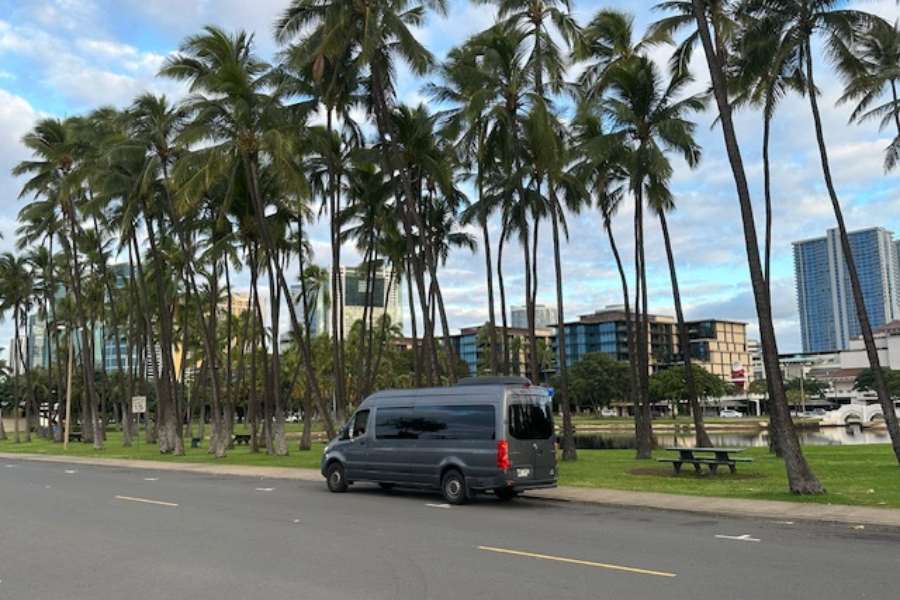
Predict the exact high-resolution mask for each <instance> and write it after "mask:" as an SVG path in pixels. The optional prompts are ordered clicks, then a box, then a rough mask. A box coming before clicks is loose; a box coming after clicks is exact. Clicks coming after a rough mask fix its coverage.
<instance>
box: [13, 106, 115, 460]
mask: <svg viewBox="0 0 900 600" xmlns="http://www.w3.org/2000/svg"><path fill="white" fill-rule="evenodd" d="M85 127H86V126H85V123H84V121H83V120H82V121H79V119H77V118H71V119H67V120H66V121H59V120H55V119H43V120H41V121H39V122H38V123H37V125H35V127H34V128H33V129H32V131H31V132H29V133H28V134H26V135H25V137H24V138H23V139H22V143H23V144H24V145H25V147H26V148H28V149H29V150H30V151H31V152H32V154H33V156H34V160H28V161H24V162H21V163H19V164H18V165H16V167H15V168H14V169H13V175H14V176H25V175H28V176H30V178H29V179H28V180H27V181H26V182H25V184H24V185H23V186H22V190H21V192H20V193H19V197H20V198H21V197H24V196H28V195H33V196H35V197H36V198H41V197H42V198H43V200H38V202H47V203H48V211H47V212H48V214H53V215H55V216H56V217H57V218H58V220H59V221H60V222H61V223H63V224H64V227H62V228H60V229H58V230H57V232H56V233H57V237H58V239H59V242H60V245H61V246H62V248H63V252H64V254H65V257H66V266H67V271H68V272H67V280H68V286H69V289H70V290H71V291H72V293H73V295H74V299H75V310H74V312H75V319H76V322H77V325H78V328H79V329H80V330H81V363H82V370H83V379H84V386H85V394H84V400H85V402H86V404H87V407H88V413H89V414H90V417H86V418H85V422H84V425H85V427H83V433H84V435H85V438H86V439H91V438H92V439H93V442H94V447H95V448H97V449H101V448H102V447H103V435H102V430H101V428H100V426H99V419H98V416H99V414H98V413H97V390H96V386H95V384H94V377H93V374H94V350H93V347H94V344H93V342H94V341H93V339H92V338H91V335H90V329H89V327H88V320H87V315H86V313H85V307H86V306H87V304H86V302H85V295H84V293H83V290H82V277H83V264H82V261H81V257H80V246H79V244H80V243H81V241H82V239H83V229H82V227H81V222H80V213H79V211H80V208H81V205H83V204H84V201H85V197H86V192H85V173H84V172H82V171H81V170H80V169H81V167H82V165H81V161H82V159H83V158H84V154H85V152H86V151H87V150H88V148H86V143H85V136H84V135H83V134H84V130H85ZM95 433H98V435H95Z"/></svg>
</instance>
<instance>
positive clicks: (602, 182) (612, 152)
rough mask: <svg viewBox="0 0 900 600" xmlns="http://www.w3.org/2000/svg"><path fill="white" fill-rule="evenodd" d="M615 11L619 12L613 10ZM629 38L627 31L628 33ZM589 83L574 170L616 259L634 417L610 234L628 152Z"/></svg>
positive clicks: (582, 90)
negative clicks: (608, 126)
mask: <svg viewBox="0 0 900 600" xmlns="http://www.w3.org/2000/svg"><path fill="white" fill-rule="evenodd" d="M615 14H616V15H618V14H620V13H615ZM629 39H630V35H629ZM592 89H593V88H592V87H590V86H587V87H582V86H579V87H578V88H577V89H576V101H577V106H578V111H577V116H576V119H575V123H574V137H575V142H576V144H577V152H578V155H579V163H578V165H577V166H576V169H577V172H578V174H579V176H580V177H581V179H582V181H584V182H585V186H586V187H587V189H588V190H589V192H590V193H591V194H592V195H593V196H594V199H595V202H596V207H597V209H598V210H599V211H600V215H601V218H602V220H603V229H604V230H605V232H606V236H607V240H608V241H609V247H610V249H611V250H612V253H613V258H614V260H615V261H616V269H617V271H618V273H619V282H620V285H621V286H622V304H623V306H624V308H625V323H626V336H627V348H628V365H629V367H630V375H631V380H630V384H629V386H628V393H629V395H630V397H631V402H632V405H633V407H634V415H635V419H636V420H637V419H639V418H640V416H641V410H640V407H641V402H640V398H639V393H638V390H637V381H638V366H637V348H636V344H635V342H636V340H635V335H634V334H635V332H634V325H635V323H634V319H633V318H632V311H631V300H630V297H629V294H628V277H627V276H626V274H625V266H624V264H623V262H622V256H621V254H620V253H619V248H618V244H617V243H616V239H615V236H614V234H613V227H612V221H613V217H615V215H616V213H617V212H618V210H619V208H620V207H621V205H622V200H623V198H624V195H625V185H626V184H627V180H628V173H627V172H626V170H625V165H624V164H623V163H622V157H624V156H625V154H626V153H627V148H626V147H625V146H624V145H623V142H624V139H623V138H622V136H620V135H611V134H607V133H605V132H604V131H603V126H602V120H601V112H600V111H602V105H601V104H600V102H598V97H596V96H595V95H594V94H593V93H592V92H591V90H592Z"/></svg>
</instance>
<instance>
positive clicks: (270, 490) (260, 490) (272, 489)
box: [256, 488, 275, 492]
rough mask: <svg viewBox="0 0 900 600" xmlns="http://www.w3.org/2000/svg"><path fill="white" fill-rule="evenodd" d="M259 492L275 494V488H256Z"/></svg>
mask: <svg viewBox="0 0 900 600" xmlns="http://www.w3.org/2000/svg"><path fill="white" fill-rule="evenodd" d="M256 491H257V492H274V491H275V488H256Z"/></svg>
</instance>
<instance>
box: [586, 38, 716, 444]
mask: <svg viewBox="0 0 900 600" xmlns="http://www.w3.org/2000/svg"><path fill="white" fill-rule="evenodd" d="M607 77H608V81H609V90H608V94H607V96H606V98H605V100H604V102H603V105H604V108H603V112H604V117H605V118H606V119H607V120H608V121H609V122H610V123H611V126H612V128H613V132H614V133H617V134H620V135H622V137H623V138H624V139H625V140H626V145H627V153H626V158H625V168H626V170H627V172H628V179H629V188H630V190H631V193H632V195H633V196H634V202H635V265H636V269H635V270H636V275H637V276H636V281H637V286H638V288H639V289H640V294H639V295H638V298H637V300H636V302H635V305H636V307H637V308H636V312H637V313H638V314H639V315H640V320H639V323H638V327H637V329H638V335H637V344H636V345H637V348H638V356H639V360H640V362H639V373H638V375H639V379H640V381H639V385H640V386H641V392H642V399H643V404H642V412H643V415H642V418H643V422H642V423H641V425H642V429H641V430H640V431H638V457H639V458H649V457H650V452H651V435H652V433H651V428H650V419H651V414H650V404H649V401H648V398H649V393H648V389H649V381H648V377H649V353H650V349H649V335H650V330H649V316H648V306H647V278H646V260H645V258H644V255H645V247H644V240H643V208H644V203H645V201H646V202H647V203H649V204H650V206H653V207H659V206H665V205H667V204H668V203H669V202H670V197H671V194H670V192H669V188H668V181H669V180H670V178H671V176H672V166H671V164H670V162H669V159H668V157H667V156H666V151H667V150H669V151H673V152H677V153H678V154H679V155H681V156H682V157H683V158H684V160H685V161H686V162H687V163H688V165H691V166H693V165H695V164H696V163H697V162H698V161H699V159H700V148H699V146H697V144H696V143H695V142H694V140H693V135H692V133H693V124H692V123H691V122H690V121H688V120H687V118H688V117H689V116H690V115H691V113H695V112H699V111H702V110H703V107H704V106H705V101H706V100H705V97H704V96H703V95H688V96H685V97H683V98H682V97H680V96H681V95H683V94H684V89H685V87H686V86H687V85H688V84H689V83H690V82H691V78H690V77H689V76H687V75H685V74H678V73H676V74H675V75H674V76H673V77H672V79H671V81H669V82H668V84H666V83H664V81H663V80H662V78H661V77H660V75H659V73H658V69H657V67H656V65H655V64H654V63H653V62H652V61H651V60H650V59H649V58H647V57H646V56H643V55H636V56H635V57H633V58H632V59H630V60H628V61H623V62H621V63H618V64H616V65H614V66H613V67H611V69H610V71H609V73H608V75H607ZM683 344H684V342H683V341H682V345H683ZM683 354H687V353H686V352H684V353H683ZM695 402H696V399H695ZM695 412H696V413H697V415H696V417H695V418H697V417H700V414H699V409H698V410H697V411H695Z"/></svg>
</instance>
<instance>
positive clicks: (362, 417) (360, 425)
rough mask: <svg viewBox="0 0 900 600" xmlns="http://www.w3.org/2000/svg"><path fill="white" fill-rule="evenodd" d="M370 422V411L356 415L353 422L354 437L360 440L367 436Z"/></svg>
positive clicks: (363, 411) (362, 411)
mask: <svg viewBox="0 0 900 600" xmlns="http://www.w3.org/2000/svg"><path fill="white" fill-rule="evenodd" d="M368 422H369V411H367V410H361V411H359V412H358V413H356V418H355V419H354V420H353V437H354V438H358V437H362V436H364V435H366V423H368Z"/></svg>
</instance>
